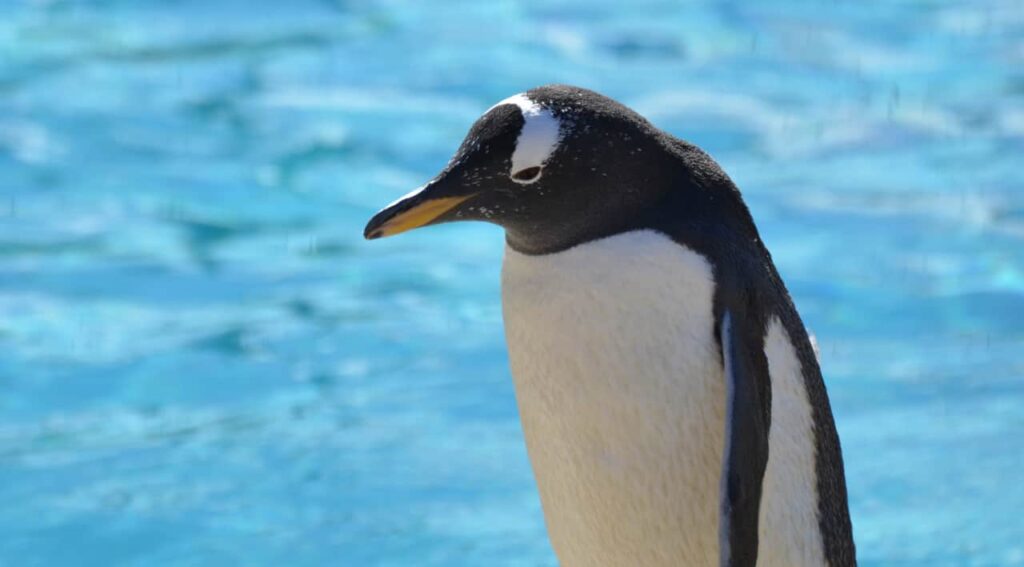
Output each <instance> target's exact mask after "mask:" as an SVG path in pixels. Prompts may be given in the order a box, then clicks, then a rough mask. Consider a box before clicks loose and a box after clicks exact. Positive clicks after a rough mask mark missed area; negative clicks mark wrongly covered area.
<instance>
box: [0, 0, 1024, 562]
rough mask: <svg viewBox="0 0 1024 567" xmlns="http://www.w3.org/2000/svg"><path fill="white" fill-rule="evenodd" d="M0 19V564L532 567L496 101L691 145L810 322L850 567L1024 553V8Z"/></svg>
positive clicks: (567, 6)
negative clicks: (504, 257) (456, 168)
mask: <svg viewBox="0 0 1024 567" xmlns="http://www.w3.org/2000/svg"><path fill="white" fill-rule="evenodd" d="M865 4H866V3H861V2H853V1H851V0H836V1H827V2H806V1H797V0H794V1H792V2H776V3H773V4H771V5H765V4H763V3H755V2H722V3H693V4H690V5H688V6H685V7H680V6H677V5H676V3H674V2H656V1H649V2H640V3H630V2H622V1H611V0H609V1H602V2H597V1H593V0H591V1H579V2H541V1H537V2H532V3H524V4H517V3H513V2H486V3H485V2H478V3H456V2H429V3H428V2H417V1H404V2H403V1H397V0H396V1H383V0H381V1H373V0H334V1H328V0H321V1H313V0H307V1H289V2H263V3H253V2H249V1H242V0H237V1H217V2H213V1H209V0H207V1H203V0H188V1H186V0H178V1H174V2H171V1H165V2H157V1H142V0H131V1H128V0H123V1H113V0H111V1H94V2H74V1H61V0H51V1H47V0H39V1H31V2H20V1H13V2H12V0H0V503H2V505H0V564H2V565H4V566H8V565H9V566H17V567H21V566H34V565H47V566H49V565H97V566H99V565H103V566H106V565H129V566H151V565H175V566H185V565H188V566H197V565H202V566H206V565H210V566H213V565H217V566H219V565H251V566H276V565H285V564H287V565H388V566H390V565H428V566H429V565H554V564H555V560H554V557H553V554H552V552H551V550H550V547H549V544H548V543H547V539H546V536H545V531H544V526H543V519H542V517H541V513H540V506H539V502H538V499H537V495H536V492H535V487H534V484H533V481H532V478H531V475H530V470H529V464H528V462H527V459H526V454H525V450H524V447H523V443H522V438H521V432H520V429H519V423H518V418H517V414H516V408H515V404H514V400H513V394H512V388H511V382H510V378H509V375H508V370H507V361H506V355H505V351H504V347H503V338H502V330H501V315H500V305H499V293H498V271H499V264H500V259H501V250H502V235H501V233H500V231H499V230H497V229H495V228H493V227H489V226H484V225H476V226H474V225H461V226H454V225H453V226H444V227H437V228H432V229H429V230H424V231H422V232H420V233H415V234H410V235H404V236H403V237H400V238H395V239H388V240H384V241H378V242H373V243H367V242H364V241H363V240H362V236H361V232H362V227H363V224H364V222H365V221H366V220H367V218H368V217H369V215H370V214H371V213H372V212H373V211H375V209H376V208H378V207H379V206H381V205H383V204H385V203H387V202H389V201H391V200H392V199H393V198H395V197H396V196H398V195H400V194H402V193H405V192H406V191H408V190H409V189H411V188H413V187H415V186H416V185H418V184H420V183H421V182H423V181H424V180H426V179H428V178H429V177H430V176H432V175H433V174H434V173H435V172H436V171H437V170H438V169H439V168H440V167H442V166H443V164H444V163H445V161H446V160H447V159H448V157H449V156H450V154H451V153H452V152H453V150H454V149H455V147H456V146H457V144H458V143H459V141H460V140H461V138H462V136H463V134H464V133H465V131H466V129H467V128H468V127H469V125H470V124H471V123H472V122H473V120H475V119H476V117H477V116H478V115H479V114H480V113H481V112H482V111H483V110H484V109H486V108H487V107H488V106H489V105H491V104H493V103H494V102H495V101H497V100H500V99H502V98H504V97H506V96H508V95H511V94H514V93H516V92H520V91H523V90H525V89H527V88H530V87H532V86H536V85H539V84H543V83H549V82H566V83H573V84H578V85H581V86H586V87H590V88H594V89H597V90H599V91H602V92H604V93H606V94H609V95H611V96H613V97H615V98H618V99H620V100H622V101H624V102H626V103H627V104H630V105H632V106H634V107H635V108H637V109H638V110H640V111H641V112H643V113H644V114H646V115H647V116H649V117H650V118H651V119H652V120H653V121H654V122H655V123H657V124H658V125H660V126H661V127H663V128H666V129H668V130H670V131H672V132H674V133H676V134H678V135H680V136H682V137H684V138H687V139H689V140H691V141H693V142H695V143H698V144H700V145H701V146H703V147H704V148H706V149H707V150H708V151H710V152H711V153H712V154H713V155H714V156H715V157H716V158H717V159H718V160H719V161H720V162H721V163H722V165H723V166H724V167H725V169H726V170H727V171H728V172H729V173H730V174H731V175H732V176H733V178H734V179H735V180H736V181H737V183H738V184H739V185H740V187H741V188H742V189H743V191H744V193H745V195H746V198H747V201H748V203H749V204H750V206H751V208H752V210H753V212H754V215H755V217H756V218H757V220H758V222H759V225H760V228H761V231H762V234H763V236H764V238H765V240H766V241H767V243H768V245H769V247H770V248H771V250H772V251H773V253H774V257H775V260H776V262H777V264H778V266H779V269H780V270H781V272H782V274H783V276H784V277H785V279H786V281H787V282H788V284H789V286H790V289H791V290H792V292H793V294H794V297H795V300H796V303H797V305H798V307H799V308H800V310H801V312H802V314H803V316H804V318H805V320H806V322H807V324H808V326H809V327H810V328H811V329H812V330H813V332H814V333H815V334H816V335H817V337H818V341H819V343H820V345H821V350H822V353H821V354H822V363H823V368H824V370H825V375H826V379H827V382H828V386H829V389H830V392H831V396H832V401H833V405H834V408H835V413H836V418H837V423H838V427H839V431H840V434H841V436H842V440H843V445H844V449H845V453H846V464H847V473H848V479H849V489H850V497H851V509H852V513H853V520H854V526H855V532H856V538H857V543H858V548H859V552H860V558H861V563H862V565H866V566H878V565H915V566H926V565H927V566H932V565H993V566H994V565H1011V564H1022V563H1024V520H1022V519H1021V510H1022V509H1024V483H1022V479H1024V476H1022V471H1024V436H1022V435H1021V431H1022V430H1024V167H1022V165H1024V160H1022V154H1024V4H1022V3H1021V2H1020V1H1019V0H993V1H988V2H975V3H969V2H932V1H927V2H925V1H922V2H909V1H907V2H892V3H888V4H886V5H881V4H878V5H871V6H866V5H865Z"/></svg>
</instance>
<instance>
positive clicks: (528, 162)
mask: <svg viewBox="0 0 1024 567" xmlns="http://www.w3.org/2000/svg"><path fill="white" fill-rule="evenodd" d="M503 104H514V105H516V106H518V107H519V111H520V112H522V114H523V122H524V123H523V129H522V131H520V132H519V138H518V139H517V140H516V149H515V151H514V152H512V170H511V171H510V172H509V175H514V174H515V173H516V172H519V171H523V170H524V169H528V168H531V167H542V166H543V165H544V162H546V161H547V159H548V158H549V157H551V154H553V153H554V152H555V148H557V147H558V142H559V140H560V138H561V134H562V132H561V130H562V127H561V126H562V124H561V121H559V120H558V118H556V117H555V115H554V114H552V113H551V112H550V111H549V110H547V109H546V108H544V107H542V106H541V105H539V104H537V103H535V102H533V101H532V100H530V98H529V97H528V96H526V95H525V94H517V95H515V96H510V97H508V98H506V99H505V100H503V101H501V102H499V103H498V104H496V105H494V106H492V107H491V108H489V109H488V112H490V111H491V110H492V109H494V108H495V107H498V106H501V105H503ZM538 179H540V175H537V176H536V177H533V178H531V179H526V180H522V179H516V178H515V177H513V178H512V180H513V181H515V182H516V183H520V184H523V185H525V184H529V183H533V182H534V181H537V180H538Z"/></svg>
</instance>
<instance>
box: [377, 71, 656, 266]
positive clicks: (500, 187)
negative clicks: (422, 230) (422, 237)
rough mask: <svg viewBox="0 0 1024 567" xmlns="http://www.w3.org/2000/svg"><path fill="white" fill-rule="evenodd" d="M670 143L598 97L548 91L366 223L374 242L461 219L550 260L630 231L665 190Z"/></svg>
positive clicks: (519, 104) (481, 128)
mask: <svg viewBox="0 0 1024 567" xmlns="http://www.w3.org/2000/svg"><path fill="white" fill-rule="evenodd" d="M664 138H665V136H664V135H663V134H662V133H661V132H660V131H658V130H657V129H656V128H654V127H653V126H651V124H650V123H649V122H647V120H645V119H644V118H642V117H641V116H640V115H638V114H636V113H635V112H633V111H632V110H630V109H628V108H626V107H625V106H623V105H621V104H619V103H617V102H615V101H614V100H612V99H609V98H607V97H604V96H602V95H599V94H597V93H595V92H592V91H588V90H585V89H580V88H576V87H568V86H562V85H555V86H546V87H539V88H536V89H533V90H530V91H528V92H526V93H522V94H518V95H515V96H513V97H510V98H508V99H505V100H503V101H501V102H499V103H498V104H496V105H494V106H492V107H491V108H490V109H488V110H487V112H485V113H484V114H483V116H481V117H480V118H479V119H478V120H477V121H476V123H475V124H473V126H472V127H471V128H470V130H469V133H468V134H467V135H466V138H465V140H464V141H463V142H462V145H461V146H460V147H459V149H458V151H457V152H456V153H455V155H454V157H452V159H451V160H450V161H449V162H448V165H447V166H446V167H445V168H444V169H443V170H442V171H441V173H439V174H438V175H437V176H436V177H434V179H432V180H431V181H429V182H427V183H426V184H425V185H423V186H422V187H419V188H418V189H416V190H414V191H413V192H411V193H409V194H408V195H406V196H405V197H402V198H401V199H399V200H397V201H395V202H394V203H392V204H391V205H388V206H387V207H385V208H384V209H383V210H381V211H380V212H379V213H377V214H376V215H375V216H374V217H373V218H372V219H371V220H370V222H369V223H368V224H367V226H366V230H365V232H364V236H365V237H366V238H368V239H374V238H380V237H383V236H391V235H394V234H398V233H401V232H405V231H407V230H410V229H413V228H418V227H421V226H427V225H432V224H439V223H444V222H450V221H457V220H480V221H486V222H491V223H494V224H497V225H499V226H501V227H503V228H504V229H505V232H506V239H507V241H508V243H509V244H510V245H511V246H512V247H513V248H516V249H517V250H520V251H523V252H530V253H543V252H546V251H554V250H558V249H564V248H567V247H569V246H572V245H573V244H576V243H579V242H583V241H586V240H589V239H591V238H596V237H599V236H601V235H603V234H608V233H611V232H614V231H615V230H616V229H621V228H625V225H626V224H627V223H628V222H629V219H630V218H632V217H634V216H635V215H636V214H637V213H638V212H639V211H642V210H643V209H644V208H645V207H649V206H650V205H652V204H653V203H654V202H655V201H656V200H657V196H658V194H659V193H660V192H661V191H663V190H664V187H665V185H666V183H664V182H655V180H656V179H664V177H665V175H666V169H667V168H666V165H667V155H666V154H667V152H666V151H665V144H666V141H665V139H664Z"/></svg>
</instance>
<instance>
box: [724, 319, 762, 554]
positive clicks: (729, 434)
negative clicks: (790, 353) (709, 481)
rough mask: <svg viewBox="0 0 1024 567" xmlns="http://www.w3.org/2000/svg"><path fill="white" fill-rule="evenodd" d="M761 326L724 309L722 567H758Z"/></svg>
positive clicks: (760, 475)
mask: <svg viewBox="0 0 1024 567" xmlns="http://www.w3.org/2000/svg"><path fill="white" fill-rule="evenodd" d="M764 330H765V327H764V323H763V321H762V318H761V317H756V316H755V317H750V316H749V315H748V312H747V310H746V309H743V307H739V309H736V308H730V307H729V306H724V309H723V311H722V316H721V324H720V333H721V334H720V339H721V347H722V361H723V363H724V367H725V378H726V385H727V389H726V392H727V394H726V395H727V397H726V430H725V432H726V441H725V454H724V458H723V465H722V466H723V470H722V492H721V498H722V500H721V506H722V509H721V521H720V530H721V532H720V535H719V537H720V541H721V566H722V567H754V566H755V564H756V563H757V543H758V542H757V533H758V532H757V530H758V515H759V512H760V507H761V483H762V481H763V480H764V471H765V468H766V467H767V465H768V430H769V428H770V426H771V382H770V380H769V377H768V361H767V358H766V357H765V354H764Z"/></svg>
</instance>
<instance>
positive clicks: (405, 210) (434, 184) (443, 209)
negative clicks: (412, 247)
mask: <svg viewBox="0 0 1024 567" xmlns="http://www.w3.org/2000/svg"><path fill="white" fill-rule="evenodd" d="M444 178H445V176H442V177H440V178H438V179H435V180H434V181H431V182H430V183H427V184H426V185H424V186H422V187H420V188H418V189H416V190H414V191H413V192H411V193H409V194H408V195H406V196H404V197H402V198H400V199H398V200H397V201H395V202H394V203H391V204H390V205H388V206H386V207H384V209H383V210H381V211H380V212H379V213H377V214H375V215H373V218H372V219H370V222H369V223H367V224H366V228H365V229H364V230H363V237H364V238H366V239H367V240H374V239H377V238H382V237H385V236H393V235H395V234H399V233H402V232H405V231H407V230H412V229H414V228H419V227H421V226H427V225H429V224H436V223H437V222H442V221H443V220H445V219H442V217H444V216H445V215H446V214H447V213H450V212H452V211H454V210H455V208H456V207H458V206H459V205H461V204H462V203H463V202H465V201H467V200H469V199H470V198H472V197H474V196H476V193H470V194H468V195H451V194H450V192H449V191H447V190H446V188H445V186H446V185H447V184H446V183H444V182H443V180H444Z"/></svg>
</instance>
